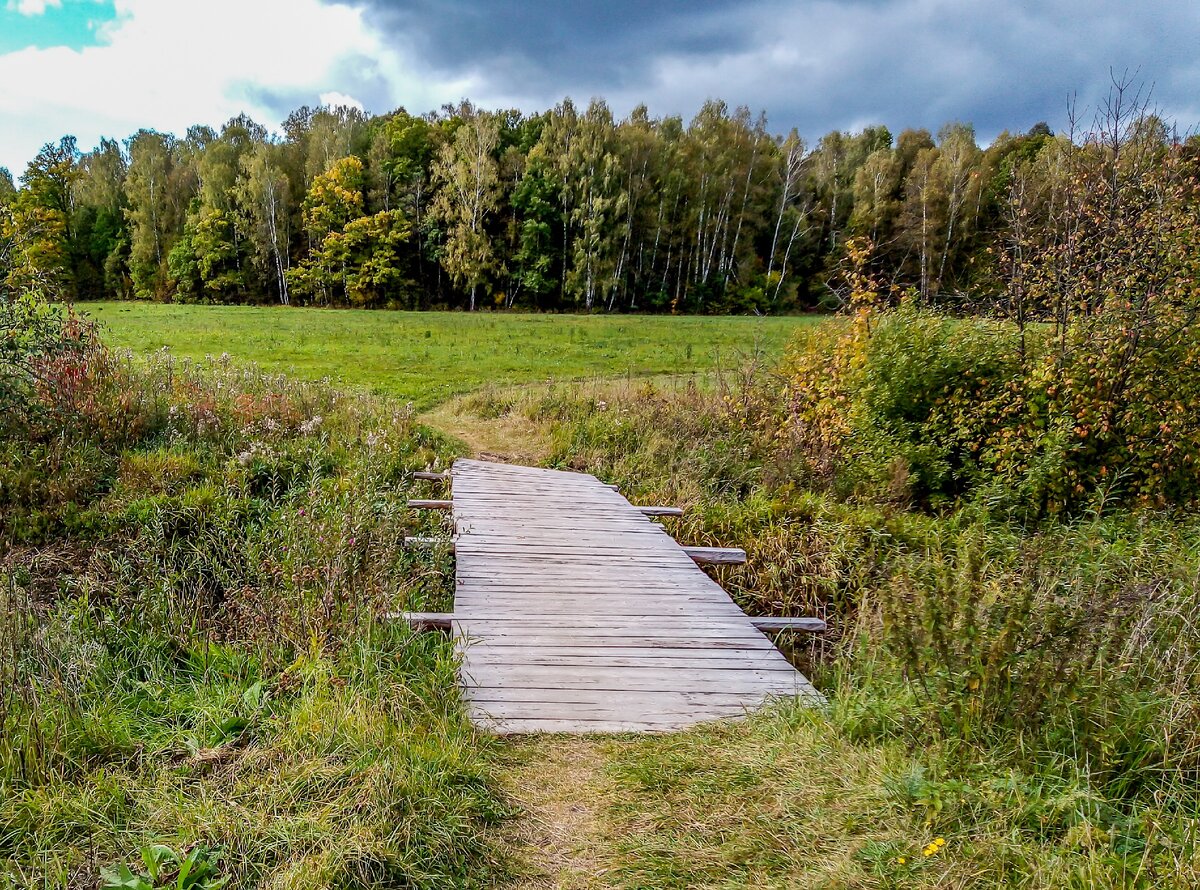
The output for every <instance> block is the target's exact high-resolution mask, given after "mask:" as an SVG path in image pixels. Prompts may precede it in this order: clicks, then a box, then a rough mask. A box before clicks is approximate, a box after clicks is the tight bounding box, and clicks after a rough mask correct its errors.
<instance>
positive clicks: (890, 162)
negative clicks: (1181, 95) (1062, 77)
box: [0, 99, 1173, 313]
mask: <svg viewBox="0 0 1200 890" xmlns="http://www.w3.org/2000/svg"><path fill="white" fill-rule="evenodd" d="M1153 126H1154V129H1153V133H1152V134H1151V136H1152V138H1153V139H1155V140H1158V141H1159V142H1160V143H1161V144H1162V145H1163V146H1167V145H1168V144H1169V143H1171V142H1172V139H1173V137H1171V136H1170V135H1169V133H1168V131H1167V128H1166V127H1164V126H1162V125H1161V123H1159V122H1157V121H1155V122H1154V125H1153ZM1071 140H1072V135H1071V134H1070V133H1066V134H1060V135H1055V134H1054V133H1053V132H1052V131H1051V130H1050V128H1049V127H1048V126H1047V125H1045V124H1038V125H1037V126H1035V127H1034V128H1033V129H1031V130H1030V131H1029V132H1027V133H1022V134H1015V135H1014V134H1010V133H1007V132H1006V133H1002V134H1001V135H1000V136H999V137H997V138H996V139H995V140H994V141H993V142H992V144H991V145H990V146H988V147H986V148H982V147H980V145H979V144H978V141H977V138H976V134H975V132H974V129H973V128H972V127H971V126H970V125H968V124H963V123H952V124H947V125H946V126H944V127H943V128H942V129H941V130H939V131H938V132H937V133H936V134H932V133H930V132H928V131H926V130H921V129H909V130H905V131H903V132H901V133H900V134H899V136H893V134H892V132H891V131H890V130H888V128H887V127H884V126H875V127H867V128H865V129H863V130H861V131H860V132H857V133H847V132H838V131H835V132H831V133H829V134H827V135H825V136H823V137H821V138H820V139H819V140H818V141H817V142H816V143H815V145H809V144H808V143H807V142H806V141H805V140H804V139H803V138H801V136H800V135H799V133H798V132H797V131H796V130H794V129H793V130H792V131H791V132H789V133H787V134H786V135H781V134H773V133H771V132H770V131H769V130H768V127H767V122H766V119H765V117H764V116H762V115H759V116H758V117H754V116H752V115H751V113H750V111H749V110H748V109H746V108H738V109H734V110H731V109H730V108H729V107H728V106H726V105H725V104H724V103H723V102H719V101H710V102H708V103H706V104H705V105H704V106H703V107H702V108H701V110H700V111H699V113H698V114H697V115H696V116H695V117H694V118H693V119H692V120H691V121H690V123H687V124H685V123H684V121H683V120H682V119H681V118H679V117H663V118H652V117H651V116H650V115H649V113H648V112H647V110H646V108H645V107H644V106H643V107H639V108H637V109H635V110H634V111H633V112H632V113H631V114H630V115H629V116H628V117H626V118H624V119H621V120H618V119H617V118H616V117H614V115H613V113H612V111H611V110H610V109H609V107H608V105H607V104H605V102H603V101H602V100H599V99H596V100H593V101H592V102H591V103H590V104H589V105H588V106H587V107H586V108H585V109H580V108H579V107H577V106H576V105H575V104H573V103H572V102H571V101H570V100H564V101H563V102H562V103H561V104H559V105H557V106H556V107H554V108H552V109H550V110H547V111H545V112H542V113H537V114H528V115H527V114H522V113H521V112H518V111H516V110H502V111H485V110H482V109H479V108H476V107H474V106H473V105H471V104H470V103H469V102H463V103H461V104H460V105H458V106H446V107H444V108H442V109H441V110H440V111H437V112H431V113H428V114H424V115H419V116H417V115H412V114H409V113H408V112H406V111H405V110H403V109H399V110H396V111H394V112H391V113H389V114H384V115H379V116H369V115H367V114H365V113H363V112H361V111H359V110H357V109H354V108H345V107H338V108H330V107H321V108H309V107H303V108H300V109H298V110H297V111H295V112H293V113H292V114H291V115H289V116H288V118H287V120H286V121H284V123H283V124H282V127H281V130H280V133H279V134H278V135H273V134H271V133H269V132H268V130H267V129H266V128H265V127H263V126H262V125H260V124H258V123H256V122H254V121H253V120H251V119H249V118H248V117H246V116H245V115H240V116H238V117H235V118H233V119H232V120H230V121H229V122H228V123H226V124H225V125H224V126H223V127H221V129H220V131H217V130H215V129H213V128H211V127H208V126H194V127H191V128H190V129H189V130H188V131H187V133H186V134H185V135H184V136H183V137H182V138H178V137H176V136H174V135H171V134H167V133H160V132H156V131H154V130H139V131H138V132H137V133H135V134H134V135H133V136H131V137H129V138H128V139H126V140H125V141H124V142H117V141H115V140H109V139H104V140H101V142H100V144H99V145H98V146H97V147H96V148H95V149H93V150H91V151H87V152H82V151H80V149H79V147H78V145H77V143H76V140H75V139H74V138H73V137H71V136H66V137H63V138H62V139H60V140H59V141H58V142H52V143H47V144H46V145H45V146H44V147H43V148H42V149H41V151H40V152H38V154H37V156H36V157H35V158H34V159H33V160H32V161H30V163H29V165H28V167H27V168H26V170H25V171H24V173H22V174H21V175H20V177H19V179H18V180H16V181H14V179H13V177H12V176H11V175H10V174H9V172H8V171H7V170H2V169H0V281H2V283H3V285H4V287H6V288H8V289H13V290H15V289H29V288H35V289H38V290H40V291H41V292H42V293H45V294H47V295H50V296H52V297H58V298H64V299H94V298H141V299H154V300H178V301H193V302H210V303H243V302H245V303H265V302H278V303H283V304H293V303H294V304H306V305H321V306H359V307H391V308H409V309H415V308H433V307H450V308H454V307H463V308H470V309H475V308H481V307H504V308H523V309H535V310H549V311H554V310H587V311H591V310H605V311H627V312H628V311H634V312H636V311H675V312H759V313H771V312H784V311H795V310H797V309H806V308H814V307H817V306H821V305H829V304H836V303H838V302H839V300H841V299H842V292H843V290H844V288H843V287H842V286H841V285H840V284H839V282H841V281H844V280H845V276H844V274H842V273H843V272H844V269H845V266H846V263H847V256H848V253H851V254H853V257H854V262H855V263H857V264H858V265H862V257H861V252H862V245H863V244H867V245H869V248H868V253H869V256H868V258H867V260H866V262H867V263H868V264H869V266H870V272H871V275H872V277H873V280H876V281H881V282H885V283H886V285H887V287H888V288H889V290H891V291H893V292H897V293H898V292H901V291H906V292H915V293H917V294H918V295H920V296H921V297H923V298H925V299H927V300H940V301H955V300H961V299H969V298H967V297H966V296H965V295H967V294H981V293H982V294H989V293H993V292H998V291H999V290H1003V289H1004V288H1003V286H1002V285H1001V284H1000V278H1001V277H1002V276H1004V275H1005V270H1004V269H1003V268H1002V267H1003V263H1001V262H999V261H998V260H997V256H999V255H1001V254H1004V253H1005V251H1004V245H1005V244H1006V243H1007V242H1006V240H1005V239H1007V238H1010V236H1011V232H1012V226H1013V222H1014V219H1013V212H1012V210H1013V203H1012V202H1013V194H1014V189H1015V188H1020V189H1021V190H1022V194H1035V193H1040V191H1041V190H1044V188H1043V186H1044V185H1045V184H1046V183H1050V182H1052V181H1053V179H1054V176H1055V175H1056V174H1055V169H1054V165H1055V158H1056V157H1061V156H1062V154H1063V147H1064V145H1066V144H1068V143H1070V142H1071ZM1027 203H1028V202H1027ZM1039 212H1053V208H1052V207H1050V208H1041V209H1040V210H1039ZM848 244H849V245H854V244H857V245H858V247H857V248H856V249H853V250H851V251H848V249H847V245H848Z"/></svg>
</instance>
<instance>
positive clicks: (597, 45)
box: [348, 0, 1200, 136]
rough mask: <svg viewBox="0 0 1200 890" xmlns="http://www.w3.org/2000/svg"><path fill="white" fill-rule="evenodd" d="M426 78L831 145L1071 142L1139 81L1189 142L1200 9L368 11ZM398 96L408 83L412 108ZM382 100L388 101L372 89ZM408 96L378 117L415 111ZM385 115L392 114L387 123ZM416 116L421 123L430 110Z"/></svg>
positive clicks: (753, 5) (1199, 114)
mask: <svg viewBox="0 0 1200 890" xmlns="http://www.w3.org/2000/svg"><path fill="white" fill-rule="evenodd" d="M348 5H351V6H354V7H357V8H359V9H361V10H363V12H364V18H365V22H366V24H367V25H368V26H369V27H370V28H372V29H373V30H376V31H378V33H379V34H380V37H381V40H382V41H383V42H384V43H385V45H389V46H392V47H394V48H395V49H396V51H397V52H398V53H400V54H402V55H403V56H404V57H405V59H406V66H405V67H406V68H407V69H408V70H409V71H413V72H421V74H422V76H423V77H427V78H429V79H431V80H433V81H438V82H442V83H454V84H457V85H459V86H461V87H462V88H463V89H464V90H466V91H469V95H468V93H467V92H464V97H467V98H471V99H474V100H476V101H477V102H479V103H480V104H483V105H493V106H494V105H516V106H518V107H522V108H525V109H527V110H532V109H537V108H544V107H547V106H549V105H552V104H554V103H555V102H557V101H559V100H560V99H561V98H562V97H563V96H565V95H570V96H572V97H573V98H575V99H576V100H579V101H586V100H587V99H588V98H590V97H592V96H603V97H605V98H606V99H608V100H609V102H610V104H612V105H613V107H614V110H616V111H617V112H618V113H625V112H628V111H629V110H630V109H632V108H633V107H634V106H635V105H636V104H638V103H639V102H646V103H647V104H648V105H649V106H650V109H651V112H652V113H655V114H682V115H684V116H685V117H688V116H690V115H691V114H693V113H694V112H695V111H696V110H697V108H698V107H699V106H700V104H701V103H702V102H703V101H704V100H705V99H707V98H710V97H711V98H721V99H724V100H725V101H727V102H728V103H729V104H730V105H748V106H749V107H750V108H751V109H752V110H754V111H758V110H765V111H766V112H767V113H768V116H769V119H770V122H771V127H772V129H773V130H776V131H782V130H786V129H788V128H790V127H793V126H795V127H798V128H799V129H800V130H801V132H802V133H804V134H807V135H810V136H813V135H819V134H820V133H822V132H825V131H827V130H829V129H833V128H855V127H858V126H862V125H864V124H868V123H875V122H880V123H885V124H888V125H889V126H892V127H893V128H899V127H904V126H924V127H929V128H931V129H933V128H936V127H937V126H939V125H940V124H942V123H944V122H946V121H950V120H966V121H971V122H973V123H974V124H975V125H976V127H977V129H978V130H979V132H980V134H981V135H984V136H987V135H994V134H995V133H997V132H999V131H1000V130H1002V129H1024V128H1027V127H1029V126H1031V125H1032V124H1033V123H1035V122H1037V121H1039V120H1046V121H1049V122H1050V123H1051V125H1052V126H1061V125H1062V124H1063V122H1064V120H1065V118H1066V108H1067V104H1068V101H1069V100H1070V98H1071V97H1072V96H1075V97H1077V102H1078V104H1079V106H1080V108H1081V109H1085V110H1086V108H1087V107H1089V106H1093V105H1094V104H1095V103H1096V102H1097V101H1098V100H1099V99H1100V98H1101V97H1102V96H1103V95H1104V94H1105V93H1106V92H1107V89H1108V86H1109V83H1110V72H1116V73H1117V74H1118V75H1120V74H1121V73H1123V72H1126V71H1128V72H1130V73H1133V74H1135V77H1136V79H1138V80H1140V81H1143V82H1145V83H1146V84H1147V85H1150V86H1152V87H1153V96H1154V100H1155V102H1156V103H1157V105H1158V106H1159V107H1160V108H1161V109H1162V111H1163V112H1164V113H1165V114H1167V115H1168V116H1169V117H1171V118H1173V119H1175V120H1177V121H1178V122H1179V123H1180V124H1181V125H1182V126H1183V127H1185V128H1186V127H1190V126H1191V125H1193V124H1195V123H1196V122H1197V120H1200V61H1198V60H1197V59H1198V54H1197V52H1196V47H1197V46H1200V4H1197V3H1195V2H1194V0H1190V2H1180V0H1157V2H1155V3H1152V4H1133V3H1128V2H1115V0H1108V2H1083V0H1049V2H1000V3H978V2H966V0H851V2H834V0H791V2H782V0H744V2H730V0H701V2H686V3H685V2H659V3H646V2H631V0H616V2H608V3H586V4H582V3H563V2H551V0H536V2H522V3H516V2H504V3H495V2H487V0H453V2H449V3H446V2H433V0H355V2H350V3H348ZM397 86H398V85H397V84H395V83H393V84H392V89H393V90H394V91H395V90H396V87H397ZM372 92H373V93H374V90H372ZM403 92H404V91H403V88H401V89H399V91H398V93H399V94H397V93H395V92H394V93H393V95H391V96H385V95H380V94H374V95H371V96H370V97H369V99H370V104H372V105H374V104H377V103H379V102H381V101H382V102H384V103H385V104H386V100H387V99H389V98H390V99H391V100H392V104H403V103H404V98H405V97H404V95H402V94H403ZM379 110H381V109H379ZM412 110H415V109H412Z"/></svg>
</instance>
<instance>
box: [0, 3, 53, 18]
mask: <svg viewBox="0 0 1200 890" xmlns="http://www.w3.org/2000/svg"><path fill="white" fill-rule="evenodd" d="M49 6H58V7H61V6H62V0H8V5H7V6H6V7H5V8H6V9H8V10H10V11H12V12H16V13H18V14H20V15H41V14H42V13H43V12H45V11H46V8H47V7H49Z"/></svg>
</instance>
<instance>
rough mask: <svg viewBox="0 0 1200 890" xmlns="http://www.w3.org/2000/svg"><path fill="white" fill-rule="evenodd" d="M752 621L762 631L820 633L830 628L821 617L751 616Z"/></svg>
mask: <svg viewBox="0 0 1200 890" xmlns="http://www.w3.org/2000/svg"><path fill="white" fill-rule="evenodd" d="M750 623H751V624H753V625H754V626H755V627H757V628H758V629H759V630H761V631H767V632H775V631H781V630H801V631H807V632H808V633H820V632H821V631H824V630H828V628H827V627H826V625H825V622H824V621H822V620H821V619H820V618H751V619H750Z"/></svg>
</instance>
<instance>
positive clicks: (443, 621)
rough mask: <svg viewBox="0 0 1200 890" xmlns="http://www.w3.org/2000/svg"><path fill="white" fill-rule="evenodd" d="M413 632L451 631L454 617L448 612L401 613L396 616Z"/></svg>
mask: <svg viewBox="0 0 1200 890" xmlns="http://www.w3.org/2000/svg"><path fill="white" fill-rule="evenodd" d="M396 617H397V618H398V619H399V620H400V621H403V622H404V623H405V624H407V625H408V626H409V627H411V628H412V629H413V630H418V631H426V630H450V624H451V621H453V619H454V616H453V615H451V614H450V613H448V612H401V613H400V614H399V615H397V616H396Z"/></svg>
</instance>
